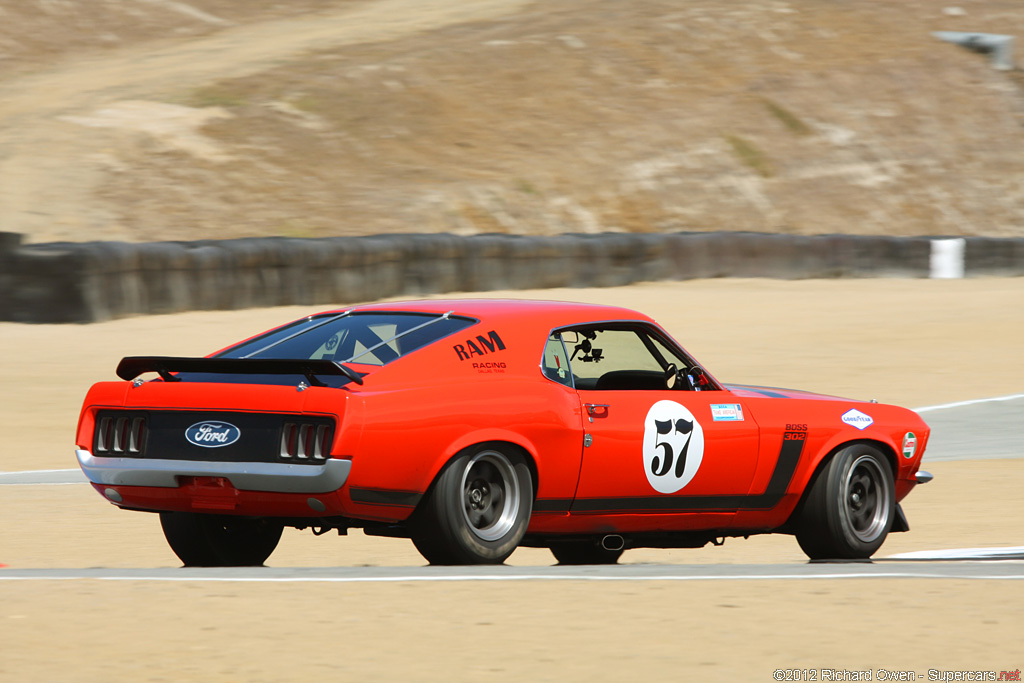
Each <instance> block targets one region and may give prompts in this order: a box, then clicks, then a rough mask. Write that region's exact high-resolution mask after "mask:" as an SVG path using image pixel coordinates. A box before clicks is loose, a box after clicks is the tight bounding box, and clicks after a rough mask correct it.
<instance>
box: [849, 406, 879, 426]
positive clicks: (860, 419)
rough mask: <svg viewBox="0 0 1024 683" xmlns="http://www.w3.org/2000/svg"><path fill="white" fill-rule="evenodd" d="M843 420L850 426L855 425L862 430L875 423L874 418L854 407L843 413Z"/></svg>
mask: <svg viewBox="0 0 1024 683" xmlns="http://www.w3.org/2000/svg"><path fill="white" fill-rule="evenodd" d="M843 422H845V423H846V424H848V425H850V426H851V427H856V428H857V429H860V430H864V429H867V428H868V427H870V426H871V425H873V424H875V419H874V418H873V417H871V416H870V415H865V414H864V413H862V412H860V411H859V410H857V409H856V408H854V409H852V410H848V411H846V412H845V413H843Z"/></svg>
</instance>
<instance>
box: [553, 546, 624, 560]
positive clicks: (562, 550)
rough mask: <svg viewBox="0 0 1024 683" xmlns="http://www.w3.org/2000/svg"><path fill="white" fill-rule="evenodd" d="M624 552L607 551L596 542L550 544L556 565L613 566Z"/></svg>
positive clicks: (620, 550) (621, 550) (620, 549)
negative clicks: (556, 561)
mask: <svg viewBox="0 0 1024 683" xmlns="http://www.w3.org/2000/svg"><path fill="white" fill-rule="evenodd" d="M623 552H624V550H623V549H622V548H619V549H618V550H607V549H605V548H603V547H601V544H600V543H598V542H596V541H562V542H560V543H552V544H551V554H552V555H554V556H555V559H556V560H558V564H615V563H616V562H618V561H619V558H620V557H622V553H623Z"/></svg>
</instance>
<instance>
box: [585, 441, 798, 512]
mask: <svg viewBox="0 0 1024 683" xmlns="http://www.w3.org/2000/svg"><path fill="white" fill-rule="evenodd" d="M806 436H807V433H806V432H786V433H785V434H783V436H782V448H781V449H780V450H779V459H778V460H777V461H776V463H775V470H774V471H773V472H772V476H771V479H769V480H768V486H767V487H765V490H764V493H759V494H755V495H728V496H635V497H631V498H581V499H578V500H576V502H575V503H573V506H572V511H573V512H589V513H601V512H695V511H715V510H723V511H725V510H737V509H738V510H768V509H771V508H773V507H775V506H776V505H778V504H779V502H780V501H781V500H782V497H783V496H784V495H785V494H786V489H788V488H789V484H790V482H791V481H793V474H794V473H795V472H796V467H797V465H798V464H799V463H800V456H801V454H802V453H803V450H804V439H805V438H806Z"/></svg>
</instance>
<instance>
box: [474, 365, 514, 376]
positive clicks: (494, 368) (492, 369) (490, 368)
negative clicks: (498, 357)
mask: <svg viewBox="0 0 1024 683" xmlns="http://www.w3.org/2000/svg"><path fill="white" fill-rule="evenodd" d="M506 367H507V366H506V365H505V364H504V363H473V369H474V370H476V371H477V372H479V373H483V374H486V373H503V372H505V368H506Z"/></svg>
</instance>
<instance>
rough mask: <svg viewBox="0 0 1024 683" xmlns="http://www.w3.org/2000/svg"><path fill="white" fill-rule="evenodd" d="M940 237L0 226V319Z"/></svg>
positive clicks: (1001, 248) (811, 262)
mask: <svg viewBox="0 0 1024 683" xmlns="http://www.w3.org/2000/svg"><path fill="white" fill-rule="evenodd" d="M933 242H935V243H938V242H945V243H949V242H950V240H938V239H936V240H932V239H930V238H926V237H862V236H851V235H817V236H802V235H777V234H762V233H749V232H748V233H744V232H738V233H732V232H730V233H667V234H622V233H605V234H596V235H590V234H587V235H582V234H565V235H557V236H553V237H526V236H515V235H498V234H489V235H478V236H472V237H461V236H456V235H449V234H436V235H424V234H415V235H378V236H370V237H338V238H325V239H290V238H283V237H271V238H246V239H235V240H206V241H198V242H153V243H143V244H133V243H125V242H84V243H72V242H58V243H49V244H31V245H22V244H21V236H20V235H16V234H13V233H0V320H7V321H18V322H32V323H69V322H94V321H100V320H108V319H111V318H117V317H123V316H128V315H141V314H152V313H174V312H179V311H190V310H225V309H240V308H251V307H260V306H280V305H289V304H310V305H313V304H326V305H331V304H346V303H353V302H359V301H369V300H376V299H380V298H383V297H391V296H417V295H424V294H434V293H441V292H454V291H463V292H472V291H486V290H495V289H533V288H550V287H611V286H616V285H625V284H630V283H633V282H641V281H655V280H685V279H694V278H713V277H767V278H782V279H802V278H838V277H929V275H933V276H936V275H935V262H936V259H935V258H934V256H935V254H934V253H933V252H935V251H936V250H935V247H936V246H939V245H937V244H933ZM958 244H959V243H958ZM946 246H948V244H947V245H946ZM960 246H961V247H962V248H958V249H956V250H954V251H953V253H954V254H960V256H957V257H956V258H959V259H960V260H961V261H962V266H961V267H960V270H957V269H956V268H953V269H952V271H949V269H948V268H945V269H944V272H954V273H959V272H962V273H965V274H966V275H967V276H978V275H999V276H1021V275H1024V239H992V238H980V237H978V238H972V237H968V238H963V244H962V245H960ZM948 251H949V250H948V249H946V250H945V251H944V253H945V252H948ZM957 265H958V266H960V265H961V264H959V263H958V264H957ZM938 276H940V277H941V276H942V275H938Z"/></svg>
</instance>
